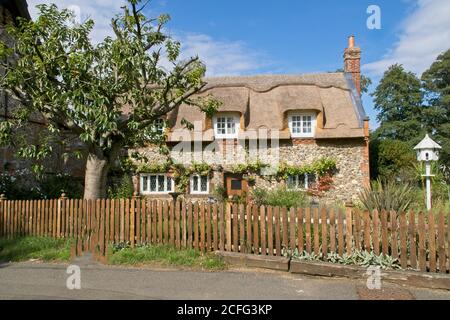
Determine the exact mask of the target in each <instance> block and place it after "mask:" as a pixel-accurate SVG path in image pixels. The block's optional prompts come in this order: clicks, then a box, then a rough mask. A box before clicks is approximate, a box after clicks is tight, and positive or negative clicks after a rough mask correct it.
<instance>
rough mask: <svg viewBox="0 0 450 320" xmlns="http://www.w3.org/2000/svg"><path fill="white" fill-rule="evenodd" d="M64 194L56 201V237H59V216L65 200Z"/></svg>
mask: <svg viewBox="0 0 450 320" xmlns="http://www.w3.org/2000/svg"><path fill="white" fill-rule="evenodd" d="M66 199H67V198H66V194H65V193H64V192H63V193H61V197H59V199H58V211H57V216H56V237H57V238H60V237H61V214H62V211H63V207H64V202H65V200H66Z"/></svg>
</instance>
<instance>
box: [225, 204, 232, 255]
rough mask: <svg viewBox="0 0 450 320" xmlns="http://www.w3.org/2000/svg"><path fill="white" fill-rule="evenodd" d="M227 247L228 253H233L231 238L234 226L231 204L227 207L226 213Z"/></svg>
mask: <svg viewBox="0 0 450 320" xmlns="http://www.w3.org/2000/svg"><path fill="white" fill-rule="evenodd" d="M225 219H226V221H225V228H226V229H225V230H226V233H225V238H226V240H225V246H226V249H227V251H229V252H231V249H232V245H233V239H232V238H231V232H232V231H231V230H232V226H231V204H230V203H227V205H226V212H225Z"/></svg>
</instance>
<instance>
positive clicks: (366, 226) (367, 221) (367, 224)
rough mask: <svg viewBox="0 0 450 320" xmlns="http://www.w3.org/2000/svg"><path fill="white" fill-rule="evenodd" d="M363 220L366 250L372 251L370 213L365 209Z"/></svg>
mask: <svg viewBox="0 0 450 320" xmlns="http://www.w3.org/2000/svg"><path fill="white" fill-rule="evenodd" d="M363 220H364V248H365V249H366V251H368V252H370V251H371V247H370V213H369V211H367V210H365V211H364V212H363Z"/></svg>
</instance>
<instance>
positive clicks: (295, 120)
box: [291, 116, 301, 133]
mask: <svg viewBox="0 0 450 320" xmlns="http://www.w3.org/2000/svg"><path fill="white" fill-rule="evenodd" d="M291 126H292V133H301V117H300V116H292V122H291Z"/></svg>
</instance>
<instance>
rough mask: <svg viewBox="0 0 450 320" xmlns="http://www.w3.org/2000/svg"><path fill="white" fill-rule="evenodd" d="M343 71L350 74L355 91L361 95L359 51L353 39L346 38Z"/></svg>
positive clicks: (352, 37)
mask: <svg viewBox="0 0 450 320" xmlns="http://www.w3.org/2000/svg"><path fill="white" fill-rule="evenodd" d="M344 71H345V72H347V73H350V74H351V75H352V78H353V82H354V83H355V86H356V91H357V92H358V94H359V95H361V49H360V48H358V47H355V37H354V36H350V37H348V48H347V49H345V52H344Z"/></svg>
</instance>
